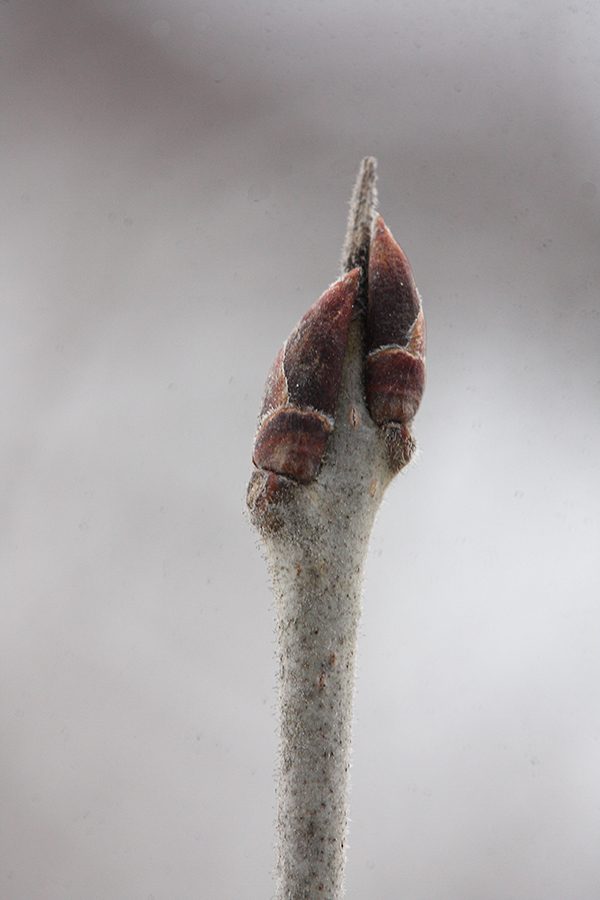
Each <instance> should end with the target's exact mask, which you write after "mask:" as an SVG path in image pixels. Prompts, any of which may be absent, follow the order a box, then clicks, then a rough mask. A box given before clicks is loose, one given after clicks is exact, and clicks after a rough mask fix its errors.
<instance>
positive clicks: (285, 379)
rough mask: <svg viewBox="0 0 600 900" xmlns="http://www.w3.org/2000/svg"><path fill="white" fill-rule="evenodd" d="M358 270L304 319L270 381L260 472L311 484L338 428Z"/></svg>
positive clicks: (257, 455)
mask: <svg viewBox="0 0 600 900" xmlns="http://www.w3.org/2000/svg"><path fill="white" fill-rule="evenodd" d="M358 277H359V269H354V270H353V271H352V272H350V273H349V274H348V275H346V276H345V277H344V278H341V279H340V280H339V281H336V282H335V284H333V285H332V286H331V287H330V288H328V290H326V291H325V293H324V294H323V296H322V297H320V299H319V300H317V302H316V303H315V304H314V305H313V306H311V308H310V309H309V310H308V312H307V313H306V314H305V315H304V316H303V317H302V318H301V319H300V321H299V322H298V324H297V325H296V327H295V328H294V330H293V331H292V333H291V335H290V336H289V338H288V340H287V341H286V343H285V344H284V346H283V348H282V350H281V351H280V352H279V354H278V356H277V358H276V360H275V362H274V363H273V365H272V366H271V369H270V371H269V374H268V376H267V382H266V385H265V390H264V394H263V403H262V409H261V414H260V419H259V427H258V432H257V435H256V439H255V441H254V452H253V460H254V464H255V466H257V467H258V468H259V469H264V470H266V471H268V472H275V473H277V474H278V475H285V476H287V477H288V478H293V479H294V480H296V481H298V482H300V484H310V482H311V481H314V479H315V478H316V477H317V474H318V471H319V468H320V465H321V461H322V459H323V455H324V453H325V448H326V446H327V441H328V439H329V435H330V434H331V430H332V427H333V414H334V412H335V407H336V403H337V399H338V394H339V392H340V384H341V380H342V369H343V366H344V357H345V355H346V344H347V343H348V330H349V328H350V321H351V319H352V312H353V309H354V303H355V300H356V295H357V292H358Z"/></svg>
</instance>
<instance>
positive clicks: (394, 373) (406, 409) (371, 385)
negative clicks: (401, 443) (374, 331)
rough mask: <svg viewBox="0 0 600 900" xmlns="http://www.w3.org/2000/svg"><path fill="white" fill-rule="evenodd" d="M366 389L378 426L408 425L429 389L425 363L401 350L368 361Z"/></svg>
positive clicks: (380, 353)
mask: <svg viewBox="0 0 600 900" xmlns="http://www.w3.org/2000/svg"><path fill="white" fill-rule="evenodd" d="M365 382H366V384H365V386H366V394H367V402H368V405H369V412H370V413H371V418H372V419H373V421H374V422H375V423H376V424H377V425H384V424H385V423H386V422H398V423H400V424H405V423H407V422H410V420H411V419H412V418H413V417H414V415H415V413H416V412H417V409H418V408H419V403H420V402H421V397H422V396H423V390H424V388H425V363H424V361H423V359H421V357H419V356H413V354H412V353H409V352H408V351H406V350H402V349H401V348H400V347H389V348H387V349H385V350H378V351H376V352H375V353H372V354H371V355H370V356H368V357H367V361H366V366H365Z"/></svg>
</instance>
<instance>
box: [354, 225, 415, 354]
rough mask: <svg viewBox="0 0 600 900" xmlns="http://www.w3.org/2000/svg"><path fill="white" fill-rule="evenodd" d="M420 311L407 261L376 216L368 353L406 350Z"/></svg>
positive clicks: (370, 284) (371, 261) (371, 273)
mask: <svg viewBox="0 0 600 900" xmlns="http://www.w3.org/2000/svg"><path fill="white" fill-rule="evenodd" d="M420 309H421V303H420V300H419V294H418V292H417V287H416V285H415V281H414V278H413V276H412V272H411V269H410V265H409V263H408V260H407V258H406V256H405V255H404V253H403V252H402V250H401V249H400V247H399V245H398V244H397V243H396V241H395V240H394V238H393V237H392V235H391V233H390V232H389V231H388V229H387V228H386V226H385V223H384V221H383V219H382V218H381V216H377V219H376V221H375V230H374V233H373V239H372V241H371V249H370V252H369V292H368V303H367V352H371V351H372V350H378V349H379V348H380V347H387V346H390V344H391V345H395V346H397V347H406V345H407V344H408V342H409V340H410V337H411V332H412V329H413V326H414V324H415V322H416V320H417V316H418V315H419V311H420Z"/></svg>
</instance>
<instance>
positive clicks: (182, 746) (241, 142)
mask: <svg viewBox="0 0 600 900" xmlns="http://www.w3.org/2000/svg"><path fill="white" fill-rule="evenodd" d="M599 29H600V12H599V10H598V6H597V4H596V3H594V2H591V0H583V2H578V3H574V4H570V3H566V2H559V0H543V2H542V0H538V2H534V0H529V2H528V0H524V2H520V0H506V2H501V3H495V4H488V3H475V2H468V0H457V2H453V3H448V2H441V0H425V2H423V0H407V2H398V0H380V2H378V0H357V2H354V3H350V4H347V3H342V2H341V0H331V2H329V0H308V2H299V3H293V4H290V3H285V2H277V0H256V2H246V3H243V2H241V0H233V2H228V0H225V2H223V0H219V2H217V0H208V2H200V0H199V2H192V0H170V2H166V0H144V2H141V0H140V2H134V0H129V2H121V0H96V2H94V0H89V2H58V0H56V2H54V0H53V2H48V3H44V2H41V0H38V2H33V0H19V2H16V0H15V2H8V3H4V4H3V5H2V9H1V10H0V30H1V34H2V38H1V40H2V44H3V54H2V55H3V63H2V65H3V72H2V95H3V101H2V102H3V114H2V120H3V127H2V132H3V140H2V180H1V188H0V190H1V193H2V197H3V221H2V228H3V239H2V266H1V269H2V276H1V277H2V291H1V297H0V311H1V317H2V328H1V333H0V341H1V352H0V366H1V378H0V400H1V423H2V424H1V432H0V434H1V438H0V439H1V456H0V459H1V464H2V478H1V489H2V493H1V506H0V515H1V528H2V562H1V575H0V578H1V597H0V641H1V644H0V666H1V705H0V718H1V726H2V733H3V737H2V749H1V756H2V765H1V776H0V777H1V782H2V790H1V800H0V816H1V822H0V826H1V827H0V834H1V841H0V895H1V896H2V897H3V898H4V900H81V898H84V897H85V898H86V900H133V898H136V900H173V898H177V900H198V898H205V900H212V898H219V900H227V898H231V900H234V898H235V900H238V898H241V897H243V898H257V900H258V898H261V900H268V898H269V897H270V896H271V895H272V890H273V887H272V880H271V870H272V867H273V860H274V853H273V847H272V845H273V819H274V803H275V795H274V771H275V764H276V748H277V738H276V718H275V674H276V667H275V659H274V651H275V648H274V640H273V628H272V626H273V608H272V594H271V592H270V588H269V585H268V579H267V571H266V566H265V564H264V561H263V559H262V557H261V551H260V548H259V547H258V543H257V540H256V538H255V537H254V536H253V534H252V533H251V531H250V528H249V526H248V523H247V521H246V520H245V518H244V515H243V507H244V493H245V484H246V481H247V478H248V476H249V474H250V471H251V462H250V450H251V444H252V438H253V433H254V426H255V417H256V414H257V412H258V406H259V401H260V395H261V391H262V387H263V382H264V378H265V376H266V373H267V370H268V368H269V366H270V364H271V361H272V359H273V358H274V356H275V354H276V353H277V351H278V349H279V347H280V345H281V343H282V342H283V340H284V339H285V338H286V336H287V335H288V333H289V331H290V330H291V328H292V327H293V325H294V324H295V322H296V321H297V319H298V318H299V317H300V315H301V314H302V313H303V312H304V311H305V310H306V308H307V307H308V306H309V305H310V304H311V303H313V302H314V300H316V298H317V297H318V296H319V295H320V294H321V293H322V291H323V290H324V289H325V288H326V287H327V285H328V284H330V283H331V282H332V281H333V280H334V279H335V278H336V277H337V273H338V261H339V255H340V248H341V243H342V240H343V237H344V230H345V220H346V214H347V202H348V199H349V195H350V190H351V187H352V183H353V180H354V176H355V173H356V170H357V167H358V164H359V162H360V159H361V157H363V156H364V155H366V154H373V155H375V156H377V157H378V160H379V175H380V179H379V192H380V209H381V212H382V214H383V216H384V218H385V220H386V222H387V224H388V225H389V227H390V228H391V230H392V232H393V233H394V235H395V236H396V238H397V239H398V240H399V242H400V243H401V245H402V246H403V248H404V250H405V252H406V253H407V255H408V257H409V259H410V260H411V263H412V267H413V271H414V273H415V277H416V280H417V283H418V285H419V288H420V291H421V294H422V296H423V300H424V305H425V310H426V313H427V319H428V329H429V330H428V334H429V343H428V366H429V376H428V386H427V391H426V395H425V398H424V401H423V404H422V408H421V411H420V412H419V415H418V421H417V435H418V439H419V444H420V448H421V453H420V457H419V460H418V462H417V464H416V465H414V466H412V467H411V468H410V469H409V470H408V471H406V472H405V473H403V474H402V475H401V476H400V477H399V478H398V479H397V481H396V482H395V484H394V486H393V487H392V488H391V490H390V491H389V494H388V496H387V499H386V503H385V505H384V508H383V509H382V511H381V514H380V516H379V518H378V521H377V524H376V528H375V532H374V535H373V540H372V546H371V552H370V557H369V564H368V571H367V579H366V584H365V593H364V612H363V619H362V628H361V643H360V653H359V672H358V685H357V697H356V720H355V728H354V752H353V769H352V782H353V789H352V798H351V818H352V822H351V831H350V840H349V844H350V851H349V861H348V870H347V893H348V897H349V898H350V900H351V898H358V897H371V898H375V897H377V898H403V900H404V898H410V900H425V898H427V900H431V898H436V897H439V898H444V900H469V898H473V900H488V898H489V900H511V898H523V897H543V898H544V900H565V898H566V897H576V898H577V900H597V897H598V890H599V886H600V854H599V852H598V847H599V846H600V661H599V645H600V561H599V556H600V554H599V548H600V514H599V501H600V472H599V469H598V458H599V451H600V447H599V441H600V422H599V412H600V367H599V361H598V360H599V342H600V315H599V313H600V291H599V287H600V253H599V249H600V247H599V237H600V191H599V188H600V168H599V165H600V164H599V156H598V147H599V146H600V51H599V49H598V47H599V42H598V34H599Z"/></svg>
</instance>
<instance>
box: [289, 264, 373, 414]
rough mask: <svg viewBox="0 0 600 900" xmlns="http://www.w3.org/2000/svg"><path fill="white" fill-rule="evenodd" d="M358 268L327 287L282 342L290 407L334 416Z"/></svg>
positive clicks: (355, 291) (356, 287) (354, 298)
mask: <svg viewBox="0 0 600 900" xmlns="http://www.w3.org/2000/svg"><path fill="white" fill-rule="evenodd" d="M358 276H359V269H353V270H352V272H350V273H349V274H348V275H346V276H345V277H344V278H340V280H339V281H336V282H335V284H332V286H331V287H330V288H328V289H327V290H326V291H325V293H324V294H323V296H322V297H320V298H319V300H317V302H316V303H315V304H314V305H313V306H311V308H310V309H309V310H308V312H307V313H305V314H304V316H302V318H301V319H300V321H299V322H298V324H297V325H296V327H295V328H294V330H293V331H292V333H291V335H290V336H289V338H288V340H287V341H286V344H285V351H284V358H283V370H284V373H285V378H286V381H287V389H288V398H289V403H290V405H291V406H295V407H298V408H300V409H306V408H307V407H309V408H311V409H318V410H319V411H320V412H323V413H325V415H328V416H333V413H334V412H335V406H336V403H337V398H338V394H339V392H340V383H341V380H342V369H343V366H344V357H345V355H346V344H347V343H348V329H349V328H350V320H351V318H352V311H353V308H354V302H355V300H356V295H357V291H358Z"/></svg>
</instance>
